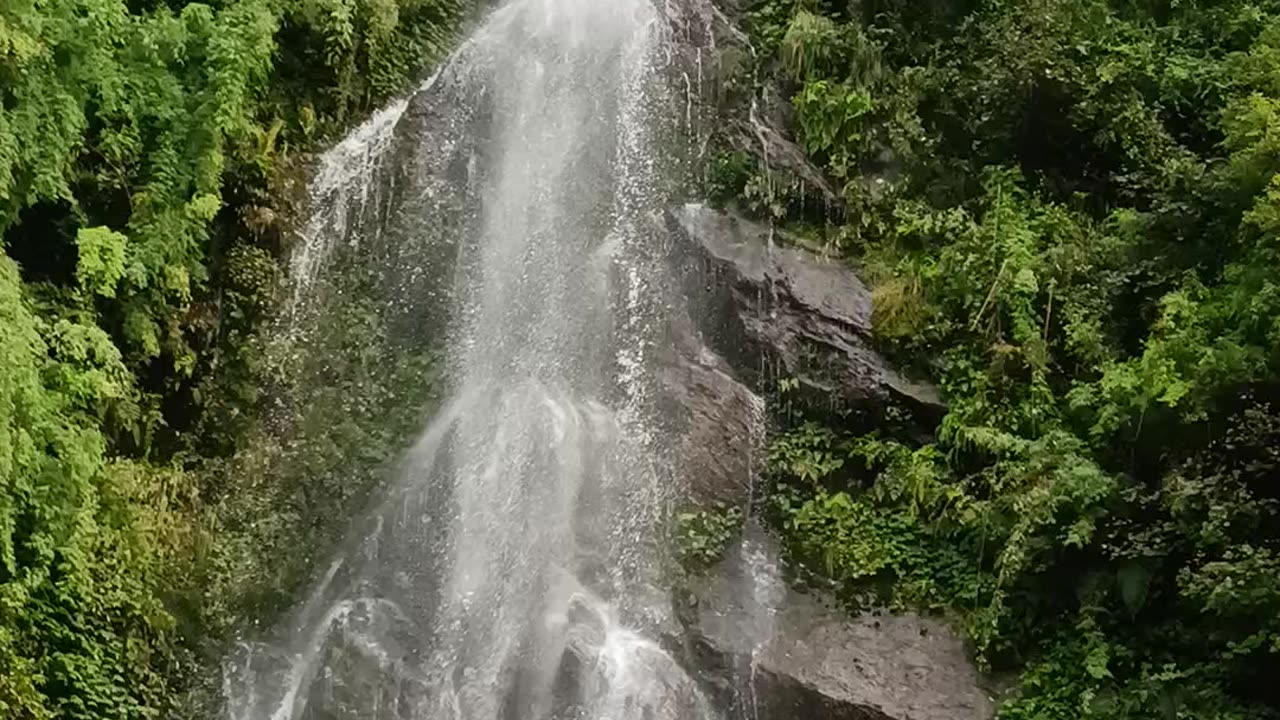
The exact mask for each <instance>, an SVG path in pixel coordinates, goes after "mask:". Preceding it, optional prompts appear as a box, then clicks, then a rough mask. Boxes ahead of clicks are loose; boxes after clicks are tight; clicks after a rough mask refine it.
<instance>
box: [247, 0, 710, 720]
mask: <svg viewBox="0 0 1280 720" xmlns="http://www.w3.org/2000/svg"><path fill="white" fill-rule="evenodd" d="M668 32H669V30H668V28H667V27H666V25H665V23H664V19H663V16H662V15H661V14H660V13H659V12H658V11H657V10H656V9H655V7H654V6H653V5H652V4H651V3H650V2H649V0H611V1H609V2H604V1H602V0H512V1H511V2H509V3H508V4H506V5H505V6H503V7H501V8H500V9H498V10H497V11H495V12H494V13H493V14H492V15H491V16H490V17H489V19H488V20H487V21H486V22H485V23H484V24H483V26H482V27H480V29H479V30H478V31H477V32H476V33H475V34H474V35H473V36H472V37H471V38H470V39H469V40H468V41H467V42H466V44H465V45H464V46H463V49H462V50H460V51H459V53H458V54H456V55H455V57H454V58H453V59H452V60H451V61H450V64H451V68H450V72H451V73H453V77H454V78H455V79H456V78H462V80H461V81H459V82H460V83H461V86H462V87H463V88H464V89H469V90H470V91H471V92H472V93H473V94H474V97H476V98H483V102H484V104H485V110H486V111H485V112H479V113H476V115H477V116H478V117H483V118H485V120H484V125H483V130H482V131H481V130H477V132H483V133H484V137H483V138H476V139H475V140H476V142H474V146H475V147H476V148H477V150H476V153H477V156H476V157H475V158H473V159H472V161H471V165H472V166H473V167H472V169H471V170H469V174H470V175H471V177H469V178H468V182H469V183H474V182H478V183H479V191H478V193H477V196H478V198H479V206H480V207H479V217H478V222H476V223H475V228H474V231H473V235H474V237H468V238H465V239H464V241H463V242H461V243H459V247H460V250H459V257H458V259H457V268H456V273H457V278H458V280H457V282H458V288H459V291H458V292H457V298H456V300H455V302H456V307H455V308H454V313H453V315H454V317H455V318H456V320H455V326H456V332H454V333H453V335H452V339H451V340H450V343H449V348H448V360H447V362H448V377H449V382H450V385H451V391H450V392H451V395H452V397H453V400H452V401H451V402H449V403H447V404H446V406H445V407H444V408H443V409H442V410H440V411H439V412H438V413H437V414H436V416H435V418H434V419H433V420H431V422H430V424H429V425H428V427H427V428H426V429H424V431H423V433H422V435H421V437H420V439H419V441H418V442H417V444H416V445H415V447H414V448H413V449H412V450H411V451H410V453H409V454H408V457H407V458H406V460H405V462H404V463H403V467H404V469H403V471H402V473H401V475H400V476H399V480H398V481H397V482H395V483H393V484H392V485H391V487H389V488H388V489H387V490H386V496H385V497H384V498H383V499H382V502H381V503H380V504H379V505H378V507H377V508H376V509H375V510H374V511H373V512H372V513H371V515H370V516H369V517H368V518H366V519H365V520H364V521H363V522H362V523H360V524H358V527H359V530H357V531H356V533H355V535H356V539H355V541H353V542H352V543H351V544H350V546H349V547H348V549H347V550H346V552H345V553H343V554H342V555H341V556H339V557H338V558H337V559H335V560H334V561H333V562H332V563H331V564H329V565H327V566H326V567H327V568H328V571H327V573H325V575H324V577H323V578H321V581H320V582H318V583H317V585H316V587H315V589H314V590H313V592H312V593H311V596H310V597H309V598H308V599H307V600H306V602H305V603H304V604H303V605H302V606H301V607H300V608H299V609H298V610H297V611H296V612H295V613H294V614H293V615H292V616H291V617H290V619H289V621H288V622H287V623H286V625H285V626H284V627H282V628H281V629H280V630H279V632H278V633H277V634H276V636H275V637H274V638H273V639H270V640H265V641H257V642H252V643H245V644H244V645H242V646H241V648H240V652H238V653H237V654H236V655H235V656H233V657H232V658H229V659H228V661H227V662H226V664H225V669H226V673H225V688H226V698H227V705H228V708H229V714H230V716H231V718H232V719H233V720H303V719H315V720H319V719H320V718H388V719H390V718H396V719H399V720H419V719H421V720H543V719H552V718H554V719H556V720H570V719H571V718H572V719H574V720H703V719H704V718H710V717H712V711H711V710H710V709H709V707H708V704H707V701H706V700H705V698H704V697H703V696H702V694H701V692H700V691H699V688H698V686H697V684H696V683H695V682H694V681H693V680H691V679H690V678H689V677H688V675H686V673H685V672H684V671H683V670H682V669H681V668H680V667H679V665H678V664H677V663H676V662H675V660H673V659H672V657H671V656H669V655H668V653H667V652H665V651H664V650H663V648H662V647H661V646H660V644H659V642H658V641H657V638H658V636H659V631H658V628H659V627H660V626H661V624H662V623H663V622H664V621H665V620H666V619H667V615H668V613H669V609H668V608H667V607H666V606H665V604H664V602H663V601H661V600H655V599H654V598H660V597H662V593H661V592H655V590H654V589H655V588H658V587H661V586H662V583H663V573H664V558H665V557H666V553H665V551H664V547H665V542H664V537H665V536H664V523H665V521H666V518H667V517H668V516H669V510H670V507H669V506H670V504H671V502H672V492H671V488H672V485H673V483H672V481H671V477H670V462H669V459H668V454H669V450H670V447H671V445H672V442H671V439H670V438H669V437H668V434H667V432H666V431H665V429H664V426H663V422H662V413H661V409H660V408H659V407H658V406H657V403H656V402H655V401H654V393H655V385H654V383H655V382H656V381H655V380H654V377H653V376H654V375H655V373H654V371H653V360H652V357H651V356H652V354H653V350H654V347H655V345H656V344H657V343H658V342H660V340H659V337H660V333H661V327H662V323H663V320H664V313H665V308H664V302H665V300H664V297H663V293H662V291H661V287H662V285H663V281H664V278H663V270H662V259H661V253H662V250H661V248H660V247H659V243H660V239H659V238H658V237H657V236H656V235H655V232H654V228H653V227H652V222H651V218H652V217H653V215H654V213H655V212H656V211H657V210H659V209H660V208H661V207H662V206H663V204H664V203H665V202H666V201H667V200H668V198H665V197H664V196H663V190H662V173H663V171H664V161H663V155H662V152H661V147H660V146H661V144H662V140H663V138H662V133H661V131H660V129H659V126H660V123H659V122H658V120H657V119H656V118H657V117H658V116H659V115H661V114H662V113H669V105H670V104H669V103H666V95H665V93H666V92H667V89H666V81H665V79H664V78H663V77H662V73H661V67H660V66H661V63H662V62H663V61H664V60H663V58H664V57H665V53H664V43H666V42H667V41H668V38H667V34H668ZM426 92H430V88H428V89H427V90H426ZM405 107H406V103H405V102H400V103H396V104H394V105H392V106H390V107H389V108H387V109H386V110H384V111H382V112H381V113H379V114H378V115H376V116H375V117H374V118H373V119H372V120H370V121H369V123H367V124H366V125H365V126H362V127H361V128H360V129H358V130H356V131H355V132H354V133H353V134H352V135H351V136H349V137H348V138H347V139H346V140H344V141H343V142H342V143H341V144H339V145H338V146H337V147H336V148H335V149H334V150H333V151H332V152H330V153H329V154H328V155H327V156H326V157H325V159H324V161H323V163H322V165H321V169H320V175H319V178H318V179H317V181H316V183H315V186H314V187H315V190H314V191H313V193H312V203H313V209H312V216H311V220H310V222H308V223H307V224H306V226H305V231H304V234H305V237H304V241H305V242H304V243H303V245H302V247H301V249H300V250H299V251H298V254H297V255H296V256H295V258H294V270H295V276H296V278H298V282H299V283H300V284H299V285H298V286H297V287H298V288H299V292H305V290H306V284H307V283H309V282H310V279H311V278H312V277H313V276H314V275H315V274H316V273H317V272H319V271H320V270H321V269H322V268H323V267H324V262H325V258H326V256H327V254H328V252H329V249H330V248H331V247H332V245H333V244H334V243H335V242H340V241H342V240H343V239H344V238H347V237H348V236H349V234H350V233H348V231H347V223H348V222H349V218H350V216H351V214H352V213H353V212H355V213H359V212H363V211H364V208H366V207H367V206H369V205H370V204H371V203H374V204H376V203H377V202H378V197H379V192H381V190H380V189H379V188H378V187H377V186H376V181H375V178H376V177H377V176H378V169H379V168H380V166H381V163H383V162H385V161H386V157H387V156H386V148H387V147H388V145H389V143H390V138H392V137H393V135H394V132H395V127H396V124H397V122H398V121H399V119H400V117H401V116H402V115H403V114H404V113H405Z"/></svg>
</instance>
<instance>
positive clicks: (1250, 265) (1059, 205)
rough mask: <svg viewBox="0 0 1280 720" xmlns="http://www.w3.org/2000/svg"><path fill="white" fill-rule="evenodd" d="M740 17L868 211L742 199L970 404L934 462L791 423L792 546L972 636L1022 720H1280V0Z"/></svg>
mask: <svg viewBox="0 0 1280 720" xmlns="http://www.w3.org/2000/svg"><path fill="white" fill-rule="evenodd" d="M749 18H750V25H751V27H750V30H751V34H752V39H753V43H754V45H755V49H756V51H757V58H758V64H759V71H758V72H759V77H760V79H761V82H762V84H764V85H765V87H776V88H781V89H782V94H783V100H784V101H786V102H788V106H789V107H788V109H789V112H790V113H791V114H792V115H793V116H794V119H795V122H794V126H795V128H796V130H797V135H798V141H799V142H800V144H801V146H802V147H803V150H804V151H805V152H806V154H807V155H808V156H809V157H810V158H811V159H812V161H813V162H814V163H815V164H816V165H818V166H820V167H821V168H822V169H823V170H824V171H825V173H826V175H827V176H828V177H829V178H831V179H832V180H833V181H834V182H835V184H836V186H837V187H839V188H840V192H841V196H842V200H843V211H842V212H838V213H835V216H833V215H832V214H827V215H825V216H822V215H818V216H815V214H814V213H813V212H812V210H811V209H806V208H805V207H803V206H802V205H798V204H796V203H791V202H787V201H785V200H786V199H785V198H783V199H781V200H779V199H778V198H777V196H776V195H774V196H770V197H769V198H767V199H770V200H771V202H763V203H762V202H758V201H753V200H752V199H753V198H758V197H759V192H758V185H759V181H758V179H757V178H758V176H757V175H755V174H753V170H752V169H751V168H747V169H746V170H745V171H744V169H743V161H742V158H741V157H735V156H731V155H730V156H726V157H724V158H722V160H721V161H720V163H719V164H718V165H717V167H716V172H715V173H714V174H713V177H714V179H715V181H716V182H717V183H718V187H717V190H718V193H719V194H720V196H722V197H729V196H733V195H735V194H736V195H738V196H739V197H746V198H748V203H747V204H746V208H745V209H753V210H756V211H759V212H764V213H768V214H769V215H770V216H771V217H772V219H774V220H775V221H776V222H779V223H784V224H787V223H789V224H793V225H795V226H797V227H800V228H802V232H804V233H806V234H807V235H809V236H811V237H812V238H813V239H814V240H815V241H816V242H821V243H825V244H826V245H827V246H828V247H829V248H831V249H833V250H836V251H839V252H841V253H843V254H844V255H845V256H847V257H848V258H849V259H850V261H851V262H854V263H855V264H857V265H858V266H859V267H860V268H861V269H862V270H863V272H864V274H865V275H866V277H867V278H868V279H869V281H870V283H871V284H872V286H873V291H874V321H875V329H876V333H877V335H878V337H879V340H880V342H882V344H883V347H884V349H885V351H886V352H888V353H890V354H892V355H893V356H894V357H896V358H898V359H899V360H900V361H901V362H903V363H907V364H913V365H915V366H916V367H917V369H918V370H919V371H920V372H921V373H922V374H927V375H929V376H931V377H932V378H934V379H935V380H936V381H937V383H938V385H939V387H940V388H941V389H942V391H943V393H944V395H945V397H946V400H947V402H948V405H949V409H948V412H947V415H946V417H945V419H944V420H943V421H942V424H941V426H940V427H939V428H938V429H937V432H936V435H935V437H934V439H933V440H932V441H931V442H929V443H926V444H923V445H922V444H920V443H919V442H918V441H917V440H914V439H913V434H912V433H911V432H910V431H909V428H905V427H904V428H901V429H899V428H895V427H892V426H886V427H884V428H882V429H880V430H879V431H877V432H875V433H872V434H869V435H868V434H858V433H857V432H855V431H853V430H849V431H845V430H842V429H841V428H840V427H839V426H838V425H839V423H834V424H833V423H831V422H827V423H826V424H821V423H815V422H804V421H803V419H800V420H797V421H796V422H794V423H793V424H792V430H791V431H790V432H789V433H788V434H786V435H785V436H784V437H782V438H781V439H780V440H779V441H778V442H777V443H776V444H775V446H774V448H773V452H772V458H771V459H772V463H771V465H772V467H773V469H774V474H775V476H776V480H777V489H776V492H775V495H774V503H773V508H772V509H773V511H774V513H775V517H776V520H777V522H778V524H779V526H780V527H781V528H782V531H783V535H784V538H785V540H786V543H787V546H788V549H789V551H790V553H791V554H792V556H793V558H794V559H795V560H797V561H799V562H800V563H801V564H803V565H804V567H805V568H806V570H807V571H808V572H811V573H813V574H815V575H817V576H820V577H822V578H826V579H827V580H830V581H833V582H835V583H837V585H838V586H839V587H840V588H842V589H843V590H844V591H845V592H846V593H847V594H848V595H849V597H850V598H858V597H863V596H865V595H867V594H870V595H871V596H872V597H875V598H878V599H880V600H888V601H889V602H891V603H894V604H896V605H898V606H904V607H916V608H928V609H932V610H936V611H939V612H945V613H948V614H951V615H952V616H954V617H955V618H956V619H957V621H958V622H960V623H961V624H963V626H964V627H965V628H966V629H967V631H968V633H969V635H970V637H971V638H972V639H973V640H974V643H975V646H976V649H977V652H978V654H979V656H980V658H981V659H982V660H983V661H984V662H985V663H987V664H989V665H990V666H992V667H994V668H995V669H998V670H1005V671H1015V672H1017V673H1019V674H1020V678H1021V680H1020V682H1019V684H1018V686H1017V688H1016V689H1015V690H1014V691H1013V692H1012V693H1011V696H1010V697H1009V698H1008V699H1007V700H1006V701H1005V702H1004V703H1003V705H1002V707H1001V710H1000V716H1001V717H1002V718H1016V719H1022V718H1027V719H1035V720H1051V719H1054V718H1063V719H1066V718H1081V717H1096V718H1116V719H1120V718H1125V719H1130V718H1196V719H1197V720H1200V719H1207V718H1221V719H1223V720H1226V719H1232V720H1235V719H1241V720H1243V719H1245V718H1275V717H1280V690H1278V688H1277V685H1276V682H1275V679H1276V678H1278V677H1280V572H1277V570H1280V487H1278V486H1277V484H1276V478H1277V477H1280V464H1278V463H1280V456H1277V454H1276V453H1277V451H1276V448H1277V447H1280V392H1277V391H1278V390H1280V382H1278V378H1280V324H1277V322H1278V321H1277V318H1280V263H1278V262H1277V260H1280V244H1278V242H1280V241H1278V238H1280V174H1277V173H1278V172H1280V143H1278V141H1277V138H1280V84H1278V83H1277V79H1280V3H1275V2H1270V1H1269V0H1215V1H1209V0H1186V1H1182V2H1137V1H1134V0H1003V1H1001V2H996V1H994V0H992V1H987V0H968V1H966V2H923V3H921V2H913V3H908V2H903V1H901V0H862V1H861V2H853V3H838V2H822V1H821V0H800V1H799V2H791V1H790V0H786V1H781V0H758V1H757V2H755V3H754V4H752V5H751V6H750V8H749ZM754 172H759V170H756V171H754ZM775 191H776V192H777V193H785V192H788V190H787V188H783V187H778V188H775ZM833 425H834V426H833Z"/></svg>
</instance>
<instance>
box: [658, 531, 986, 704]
mask: <svg viewBox="0 0 1280 720" xmlns="http://www.w3.org/2000/svg"><path fill="white" fill-rule="evenodd" d="M686 602H687V603H688V604H687V606H686V607H685V609H684V612H683V616H684V618H685V623H686V625H687V627H686V632H687V633H688V636H687V638H686V651H687V652H689V653H690V654H691V655H693V656H694V657H695V659H693V660H691V661H690V662H691V664H693V665H695V666H697V667H700V668H703V669H704V670H703V672H704V674H703V677H702V678H701V679H702V680H703V681H704V682H705V683H707V684H708V685H709V686H711V687H714V688H717V689H718V694H719V695H720V698H721V702H724V703H725V704H726V705H728V706H731V707H736V708H739V709H741V710H744V711H745V712H747V713H748V714H747V716H748V717H753V718H755V720H793V719H795V718H833V719H837V720H988V719H989V718H991V717H992V716H993V714H994V707H995V704H994V702H993V700H992V698H991V697H990V696H989V694H988V692H987V691H985V690H984V689H983V687H982V684H983V679H982V677H981V676H980V675H979V673H978V671H977V669H976V668H975V667H974V665H973V663H972V661H971V660H970V659H969V653H968V651H967V650H966V647H965V644H964V642H963V640H962V639H961V638H960V637H959V636H958V635H957V634H956V633H955V632H954V631H952V630H951V629H950V628H949V627H947V626H946V625H945V624H944V623H942V622H939V621H937V620H934V619H931V618H926V617H921V616H919V615H915V614H910V613H908V614H879V613H874V612H866V613H863V614H860V615H856V616H850V615H848V614H847V613H845V612H844V611H843V610H840V609H838V608H834V607H833V602H832V601H831V600H830V599H829V598H825V597H823V596H821V595H820V594H802V593H800V592H797V591H795V590H792V589H790V588H788V587H787V585H786V582H785V581H784V580H783V579H782V577H781V576H780V573H779V572H778V556H777V550H776V547H775V546H774V544H773V541H772V540H771V538H769V536H768V535H767V534H765V533H764V532H763V531H762V530H760V528H758V527H756V526H753V525H749V526H748V528H747V530H746V532H745V533H744V536H743V539H742V541H741V542H740V543H739V544H738V546H737V547H735V548H733V549H731V551H730V553H729V555H728V559H726V560H725V561H724V562H723V563H721V564H720V565H719V566H718V567H717V568H715V569H713V570H712V572H711V573H709V574H708V575H707V576H705V577H702V578H700V579H697V580H695V581H693V585H692V587H690V588H689V595H688V597H687V598H686Z"/></svg>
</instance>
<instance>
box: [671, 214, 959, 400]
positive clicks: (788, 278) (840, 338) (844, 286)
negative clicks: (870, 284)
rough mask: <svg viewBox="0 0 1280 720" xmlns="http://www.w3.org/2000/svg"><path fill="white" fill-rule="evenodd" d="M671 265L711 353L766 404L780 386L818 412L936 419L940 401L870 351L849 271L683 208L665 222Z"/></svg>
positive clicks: (864, 306) (863, 302) (862, 291)
mask: <svg viewBox="0 0 1280 720" xmlns="http://www.w3.org/2000/svg"><path fill="white" fill-rule="evenodd" d="M667 221H668V227H669V230H670V232H671V235H672V237H673V238H674V241H673V244H672V247H673V250H672V260H671V261H672V264H673V266H674V268H675V271H676V273H677V274H678V275H680V277H681V278H682V284H683V288H684V292H685V294H686V296H687V297H688V299H689V303H690V305H691V309H690V313H691V315H692V317H694V318H696V319H697V329H698V331H699V332H700V333H701V335H702V336H703V337H704V338H705V340H706V343H707V345H708V347H710V348H711V349H712V350H714V351H716V352H718V353H720V354H721V355H722V356H723V357H724V358H726V359H727V360H728V362H729V364H730V365H731V366H732V367H733V368H734V370H735V372H736V374H737V376H738V377H739V378H741V379H742V380H743V381H745V382H746V384H747V385H748V386H750V387H752V388H753V389H755V390H756V392H758V393H761V394H765V393H767V392H771V391H773V390H774V389H775V388H776V383H777V381H778V380H780V379H789V380H795V381H797V382H798V383H799V388H798V390H799V391H800V392H799V393H798V396H799V397H800V398H801V399H802V400H803V401H806V402H808V403H809V404H810V405H813V406H817V407H820V408H821V409H830V410H836V411H845V410H867V409H875V410H881V411H882V410H884V409H885V406H887V405H890V404H896V405H899V406H905V407H906V408H909V409H911V410H912V411H914V412H916V413H917V414H918V415H920V416H922V417H923V418H924V419H930V420H931V419H936V418H937V417H940V415H941V413H942V411H943V405H942V402H941V399H940V398H939V396H938V393H937V391H936V390H935V389H934V388H933V387H931V386H929V385H927V384H924V383H919V382H914V381H912V380H910V379H908V378H906V377H904V376H903V375H902V374H900V373H899V372H898V371H897V370H895V369H894V368H893V367H892V366H891V365H890V364H889V363H888V362H886V361H885V360H884V358H882V357H881V356H880V355H879V354H878V353H877V352H876V351H875V350H874V349H873V347H872V343H871V293H870V291H869V290H868V289H867V287H866V286H865V285H864V284H863V282H862V281H861V280H860V279H859V278H858V276H857V274H856V273H854V271H853V270H852V268H850V267H848V266H847V265H845V264H843V263H842V262H840V261H838V260H831V259H824V258H821V257H819V256H817V255H815V254H814V253H811V252H809V251H807V250H804V249H802V248H799V247H796V246H794V245H790V244H787V243H785V242H783V240H782V238H775V237H773V236H772V233H773V231H772V230H771V229H770V228H768V227H766V226H763V225H760V224H757V223H754V222H751V221H748V220H745V219H742V218H740V217H736V216H734V215H731V214H728V213H725V212H720V211H717V210H713V209H711V208H708V207H706V206H704V205H697V204H690V205H685V206H683V207H680V208H676V209H674V210H672V211H671V212H670V213H669V215H668V218H667Z"/></svg>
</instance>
